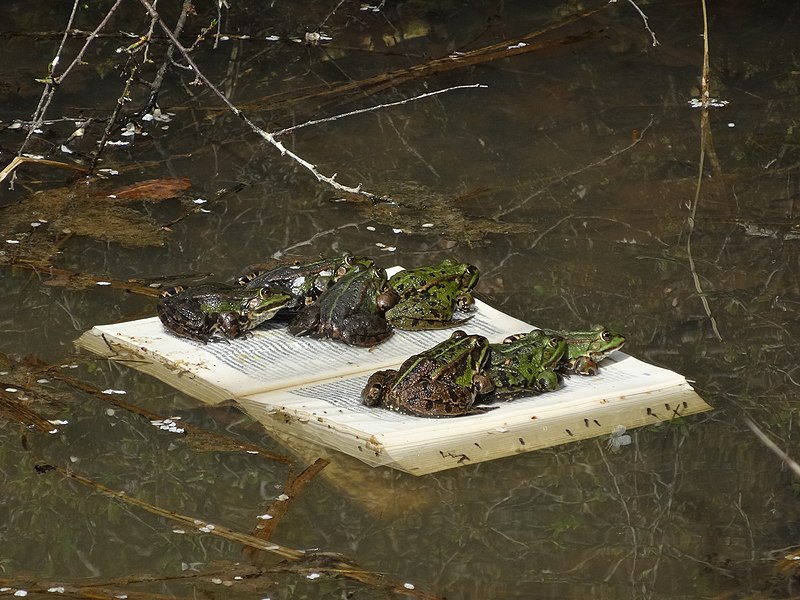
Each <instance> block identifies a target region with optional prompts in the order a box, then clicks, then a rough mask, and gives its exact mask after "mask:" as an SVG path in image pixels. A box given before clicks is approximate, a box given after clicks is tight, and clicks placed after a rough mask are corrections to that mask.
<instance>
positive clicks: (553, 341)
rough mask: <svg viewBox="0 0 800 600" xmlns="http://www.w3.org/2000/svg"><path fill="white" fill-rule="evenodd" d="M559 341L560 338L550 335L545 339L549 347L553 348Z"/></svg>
mask: <svg viewBox="0 0 800 600" xmlns="http://www.w3.org/2000/svg"><path fill="white" fill-rule="evenodd" d="M560 341H561V338H557V337H551V338H550V339H549V340H547V345H548V346H550V347H551V348H555V347H556V346H558V343H559V342H560Z"/></svg>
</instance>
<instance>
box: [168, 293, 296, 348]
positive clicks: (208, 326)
mask: <svg viewBox="0 0 800 600" xmlns="http://www.w3.org/2000/svg"><path fill="white" fill-rule="evenodd" d="M291 300H292V297H291V295H289V294H286V293H283V292H281V291H274V290H271V289H269V288H244V287H241V286H239V285H229V284H226V283H204V284H201V285H196V286H193V287H189V288H183V287H175V288H172V289H170V290H166V291H165V292H164V293H163V294H162V296H161V299H160V300H159V302H158V306H157V307H156V312H157V314H158V317H159V319H161V322H162V323H163V324H164V326H165V327H166V328H167V329H169V330H170V331H171V332H172V333H174V334H175V335H178V336H180V337H184V338H188V339H191V340H197V341H200V342H203V343H208V342H209V341H227V340H231V339H234V338H238V337H241V336H243V335H245V334H246V333H247V332H248V331H250V330H251V329H252V328H253V327H256V326H258V325H260V324H261V323H263V322H264V321H267V320H268V319H271V318H272V317H273V316H274V315H275V314H276V313H277V312H278V311H279V310H281V309H282V308H284V307H285V306H286V305H287V304H288V303H289V302H290V301H291Z"/></svg>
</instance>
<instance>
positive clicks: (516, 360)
mask: <svg viewBox="0 0 800 600" xmlns="http://www.w3.org/2000/svg"><path fill="white" fill-rule="evenodd" d="M490 349H491V359H490V362H489V368H488V369H487V374H488V375H489V377H490V378H491V380H492V383H493V384H494V387H495V392H494V394H495V396H502V395H505V394H517V393H521V392H552V391H555V390H557V389H558V388H559V387H560V386H561V382H560V378H559V376H558V374H557V373H556V369H557V368H558V366H559V365H560V364H561V362H562V360H564V358H565V357H566V353H567V342H566V341H565V340H564V338H563V337H561V336H557V335H548V334H546V333H544V332H543V331H542V330H541V329H534V330H532V331H530V332H529V333H525V334H518V335H513V336H509V337H507V338H506V339H505V340H503V342H502V343H501V344H491V345H490Z"/></svg>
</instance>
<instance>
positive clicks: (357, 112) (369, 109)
mask: <svg viewBox="0 0 800 600" xmlns="http://www.w3.org/2000/svg"><path fill="white" fill-rule="evenodd" d="M488 87H489V86H488V85H484V84H482V83H470V84H467V85H454V86H452V87H449V88H444V89H441V90H436V91H433V92H426V93H424V94H420V95H419V96H412V97H411V98H404V99H403V100H398V101H397V102H386V103H384V104H378V105H376V106H370V107H367V108H359V109H357V110H351V111H348V112H346V113H340V114H338V115H333V116H331V117H325V118H323V119H313V120H311V121H306V122H305V123H300V124H299V125H293V126H292V127H287V128H286V129H280V130H278V131H273V132H272V135H273V136H275V137H278V136H281V135H286V134H287V133H293V132H294V131H296V130H298V129H302V128H303V127H309V126H310V125H319V124H320V123H329V122H331V121H338V120H339V119H343V118H344V117H352V116H353V115H360V114H362V113H366V112H372V111H374V110H378V109H380V108H389V107H390V106H400V105H401V104H408V103H409V102H414V101H415V100H423V99H425V98H430V97H431V96H438V95H439V94H444V93H446V92H452V91H453V90H463V89H469V88H488Z"/></svg>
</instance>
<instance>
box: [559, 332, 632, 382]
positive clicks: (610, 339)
mask: <svg viewBox="0 0 800 600" xmlns="http://www.w3.org/2000/svg"><path fill="white" fill-rule="evenodd" d="M544 331H545V333H546V334H548V335H555V336H561V337H563V338H564V339H565V340H566V342H567V355H566V357H565V358H564V360H563V361H562V363H561V369H562V370H563V371H565V372H567V373H577V374H578V375H596V374H597V371H598V363H599V362H600V361H602V360H603V359H604V358H606V357H607V356H608V355H609V354H611V353H612V352H615V351H616V350H619V349H620V348H622V346H623V345H624V344H625V336H623V335H622V334H619V333H616V332H613V331H610V330H608V329H605V328H604V327H596V328H595V329H592V330H590V331H555V330H551V329H545V330H544Z"/></svg>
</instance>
